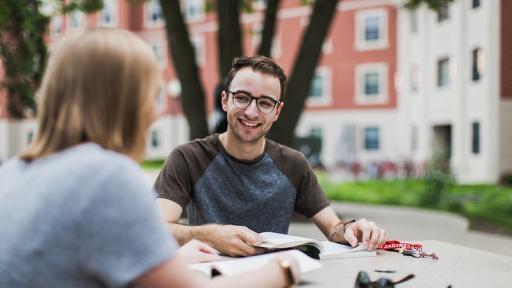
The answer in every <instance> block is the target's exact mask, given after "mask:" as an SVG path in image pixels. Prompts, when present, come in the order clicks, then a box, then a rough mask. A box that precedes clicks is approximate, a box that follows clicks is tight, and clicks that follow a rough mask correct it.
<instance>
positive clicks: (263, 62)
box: [224, 55, 286, 101]
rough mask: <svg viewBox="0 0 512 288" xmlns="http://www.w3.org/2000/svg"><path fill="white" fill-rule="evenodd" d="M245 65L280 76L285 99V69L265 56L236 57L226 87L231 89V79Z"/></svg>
mask: <svg viewBox="0 0 512 288" xmlns="http://www.w3.org/2000/svg"><path fill="white" fill-rule="evenodd" d="M245 67H251V68H252V70H253V71H258V72H261V73H264V74H269V75H272V76H274V77H276V78H278V79H279V83H280V84H281V95H280V96H281V98H280V100H281V101H282V100H283V98H284V92H285V89H286V75H285V74H284V71H283V69H282V68H281V67H280V66H279V65H277V64H276V62H274V60H272V59H270V58H268V57H265V56H259V55H257V56H252V57H246V56H240V57H235V58H234V59H233V62H232V63H231V70H229V72H228V76H227V77H226V83H225V86H224V87H225V89H229V85H231V81H233V78H235V75H236V73H238V71H239V70H240V69H242V68H245Z"/></svg>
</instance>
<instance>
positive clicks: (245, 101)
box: [226, 91, 281, 114]
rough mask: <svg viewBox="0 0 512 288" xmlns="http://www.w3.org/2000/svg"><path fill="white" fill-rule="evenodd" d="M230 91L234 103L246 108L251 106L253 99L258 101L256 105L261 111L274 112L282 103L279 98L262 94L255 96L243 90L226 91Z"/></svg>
mask: <svg viewBox="0 0 512 288" xmlns="http://www.w3.org/2000/svg"><path fill="white" fill-rule="evenodd" d="M226 92H228V93H231V95H233V104H235V106H236V107H238V108H241V109H246V108H247V107H249V106H251V103H252V100H255V101H256V107H258V110H259V111H260V112H261V113H265V114H268V113H272V112H273V111H274V109H275V108H276V106H277V105H278V104H279V103H281V101H279V100H275V99H273V98H270V97H266V96H262V97H254V96H252V95H251V94H249V93H247V92H242V91H236V92H232V91H226Z"/></svg>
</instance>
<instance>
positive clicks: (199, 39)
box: [190, 35, 205, 66]
mask: <svg viewBox="0 0 512 288" xmlns="http://www.w3.org/2000/svg"><path fill="white" fill-rule="evenodd" d="M190 42H192V46H193V47H194V53H195V54H196V64H197V65H198V66H203V64H204V62H205V47H204V37H203V36H202V35H194V36H192V37H191V38H190Z"/></svg>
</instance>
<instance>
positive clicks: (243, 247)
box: [203, 224, 265, 256]
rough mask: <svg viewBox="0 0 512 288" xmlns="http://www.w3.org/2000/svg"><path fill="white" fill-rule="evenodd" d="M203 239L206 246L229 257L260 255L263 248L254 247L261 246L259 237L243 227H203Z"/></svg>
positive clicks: (210, 225)
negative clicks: (206, 243) (205, 236)
mask: <svg viewBox="0 0 512 288" xmlns="http://www.w3.org/2000/svg"><path fill="white" fill-rule="evenodd" d="M203 229H206V231H205V232H206V233H205V235H208V239H205V241H206V242H208V244H210V245H211V246H213V247H215V248H216V249H217V250H219V251H220V252H222V254H226V255H229V256H250V255H255V254H261V253H263V252H264V251H265V249H263V248H258V247H254V246H256V245H259V244H261V242H262V241H263V239H262V238H261V236H260V235H259V234H258V233H256V232H254V231H252V230H251V229H249V228H247V227H245V226H235V225H217V224H209V225H204V226H203Z"/></svg>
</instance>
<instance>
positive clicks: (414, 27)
mask: <svg viewBox="0 0 512 288" xmlns="http://www.w3.org/2000/svg"><path fill="white" fill-rule="evenodd" d="M409 17H410V22H411V23H410V27H411V33H413V34H414V33H417V32H418V11H417V10H416V9H411V10H409Z"/></svg>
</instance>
